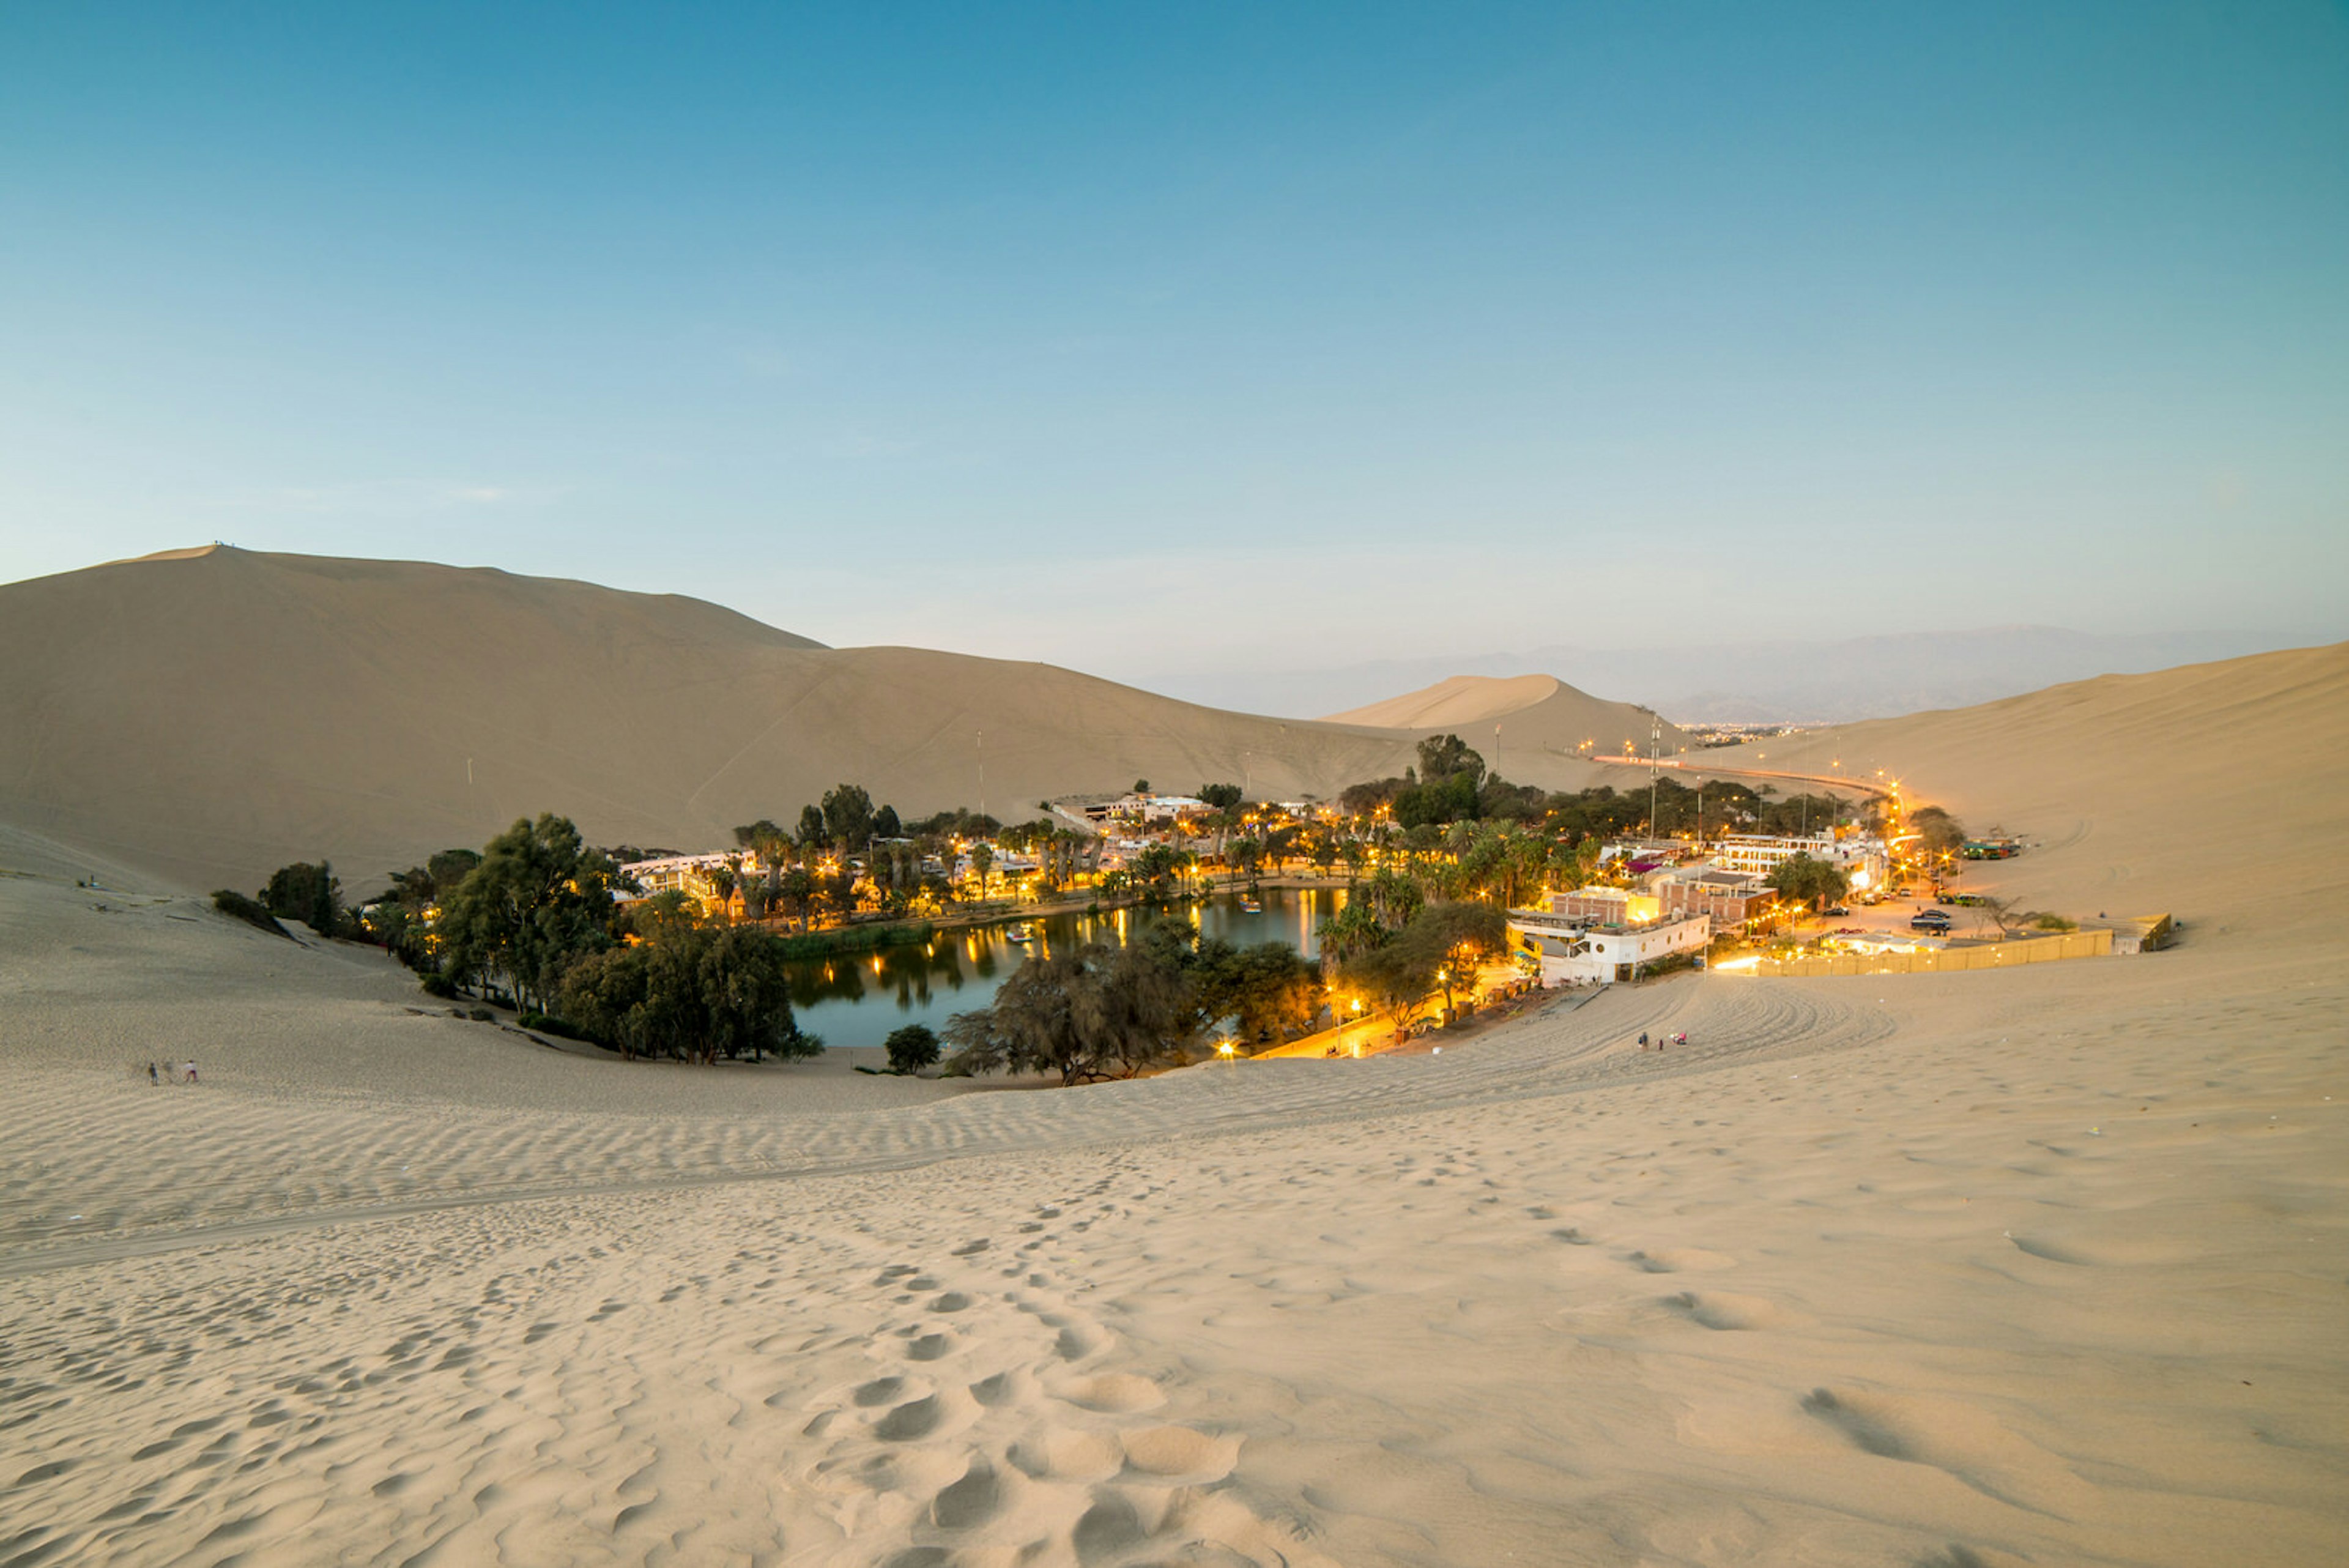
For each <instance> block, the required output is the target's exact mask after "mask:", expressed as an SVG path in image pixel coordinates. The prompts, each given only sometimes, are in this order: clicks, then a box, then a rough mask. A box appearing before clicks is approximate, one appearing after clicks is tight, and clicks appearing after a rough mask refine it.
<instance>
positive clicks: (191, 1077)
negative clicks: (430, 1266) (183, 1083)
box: [183, 1062, 196, 1084]
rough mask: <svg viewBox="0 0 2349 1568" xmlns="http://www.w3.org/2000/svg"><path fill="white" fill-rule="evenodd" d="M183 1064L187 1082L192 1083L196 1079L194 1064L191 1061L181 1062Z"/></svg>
mask: <svg viewBox="0 0 2349 1568" xmlns="http://www.w3.org/2000/svg"><path fill="white" fill-rule="evenodd" d="M183 1065H184V1066H185V1067H186V1069H187V1074H188V1082H189V1083H191V1084H192V1083H194V1082H195V1081H196V1064H194V1063H193V1062H189V1063H185V1064H183Z"/></svg>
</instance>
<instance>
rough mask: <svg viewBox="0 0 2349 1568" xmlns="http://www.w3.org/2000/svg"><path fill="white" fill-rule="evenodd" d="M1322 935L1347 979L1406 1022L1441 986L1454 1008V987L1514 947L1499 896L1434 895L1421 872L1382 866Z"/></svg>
mask: <svg viewBox="0 0 2349 1568" xmlns="http://www.w3.org/2000/svg"><path fill="white" fill-rule="evenodd" d="M1320 936H1321V961H1322V963H1323V965H1324V966H1325V967H1327V968H1329V969H1330V970H1331V971H1334V972H1335V974H1336V977H1337V981H1338V984H1339V985H1340V987H1341V988H1342V989H1344V990H1347V991H1350V992H1356V993H1358V994H1359V995H1360V996H1361V998H1362V1000H1363V1001H1365V1002H1369V1003H1370V1004H1371V1008H1372V1009H1373V1010H1374V1011H1376V1012H1380V1013H1381V1014H1383V1015H1384V1016H1386V1017H1387V1018H1389V1019H1390V1020H1392V1022H1393V1023H1395V1024H1396V1025H1397V1026H1398V1027H1400V1026H1401V1025H1402V1024H1403V1023H1406V1022H1408V1021H1409V1020H1410V1018H1411V1017H1412V1015H1413V1013H1415V1012H1417V1011H1418V1010H1419V1007H1420V1005H1421V1004H1422V1003H1423V1002H1425V1001H1426V1000H1427V998H1428V997H1429V996H1430V995H1432V994H1433V993H1434V992H1437V991H1441V992H1443V993H1444V1010H1445V1011H1446V1012H1450V1011H1451V1009H1452V1005H1453V990H1454V986H1456V985H1460V984H1464V983H1465V982H1466V981H1467V980H1468V979H1469V978H1470V977H1471V976H1473V975H1474V974H1475V966H1476V963H1477V961H1478V960H1479V959H1480V958H1482V957H1484V956H1485V955H1487V954H1491V953H1497V952H1500V951H1502V950H1504V949H1505V948H1506V945H1507V943H1508V918H1507V916H1506V915H1505V914H1504V913H1503V912H1502V910H1501V909H1499V908H1496V907H1495V906H1494V905H1491V904H1484V903H1469V902H1464V901H1459V900H1453V899H1444V900H1441V901H1431V900H1429V898H1427V893H1426V889H1425V888H1423V887H1422V886H1421V884H1420V882H1419V881H1418V879H1417V878H1414V877H1406V876H1402V875H1400V874H1398V873H1396V872H1394V871H1391V870H1388V869H1386V868H1384V867H1381V869H1380V871H1379V872H1378V874H1377V875H1376V876H1374V877H1371V879H1370V880H1369V881H1368V882H1367V883H1365V884H1363V886H1362V888H1361V889H1360V891H1359V892H1358V894H1357V895H1356V897H1354V898H1351V899H1350V900H1348V902H1347V904H1346V907H1345V908H1344V909H1340V911H1339V912H1338V913H1337V914H1336V915H1335V916H1333V917H1332V918H1331V919H1328V920H1324V921H1323V922H1322V923H1321V931H1320Z"/></svg>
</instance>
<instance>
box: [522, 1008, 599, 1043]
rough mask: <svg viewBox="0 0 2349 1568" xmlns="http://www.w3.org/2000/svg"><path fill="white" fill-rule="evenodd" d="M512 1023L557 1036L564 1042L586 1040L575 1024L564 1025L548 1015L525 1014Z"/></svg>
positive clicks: (541, 1013) (582, 1031)
mask: <svg viewBox="0 0 2349 1568" xmlns="http://www.w3.org/2000/svg"><path fill="white" fill-rule="evenodd" d="M514 1022H516V1023H519V1024H521V1025H522V1026H523V1028H524V1029H529V1030H533V1031H535V1032H536V1033H541V1034H554V1035H559V1036H561V1037H562V1038H563V1039H565V1040H585V1039H586V1038H587V1034H586V1032H585V1030H583V1029H581V1028H579V1027H578V1026H577V1025H576V1024H573V1023H566V1022H564V1020H563V1019H560V1018H556V1017H554V1016H553V1015H552V1014H549V1013H544V1012H525V1013H523V1014H522V1015H521V1016H520V1017H519V1018H517V1019H516V1020H515V1021H514Z"/></svg>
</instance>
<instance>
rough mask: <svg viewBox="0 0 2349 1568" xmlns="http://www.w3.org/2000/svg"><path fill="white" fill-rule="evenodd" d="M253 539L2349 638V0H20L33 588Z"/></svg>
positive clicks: (0, 116) (6, 479) (13, 306)
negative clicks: (1308, 0)
mask: <svg viewBox="0 0 2349 1568" xmlns="http://www.w3.org/2000/svg"><path fill="white" fill-rule="evenodd" d="M211 539H221V540H225V541H227V542H229V543H232V544H236V545H243V546H246V547H249V548H255V549H267V550H285V551H297V552H304V553H309V554H319V555H353V556H398V557H405V558H419V559H431V560H440V561H448V562H453V563H458V564H461V565H478V566H501V567H504V568H507V569H509V570H512V571H519V572H528V573H534V574H541V575H548V576H573V577H583V578H587V579H591V580H595V581H598V582H604V583H608V584H612V585H614V586H616V587H629V588H640V589H646V590H652V591H660V592H681V593H689V594H694V595H698V596H699V597H705V598H710V599H714V600H717V601H719V602H721V603H724V604H728V605H730V606H733V607H737V608H739V609H741V610H744V611H747V612H748V613H750V614H752V615H755V616H757V617H759V618H761V619H764V620H768V621H771V622H772V623H774V624H777V625H780V626H783V627H787V628H791V629H792V630H795V631H799V632H802V633H804V634H805V635H808V636H811V637H814V638H817V639H822V640H823V641H826V642H831V643H835V644H843V645H846V644H864V643H892V642H895V643H913V644H919V645H924V646H929V647H941V648H950V649H960V650H964V651H968V652H974V653H983V654H988V655H995V656H1001V657H1012V658H1035V659H1049V660H1051V661H1053V662H1056V663H1061V664H1067V665H1071V666H1073V667H1076V668H1079V669H1084V670H1093V671H1095V672H1098V673H1103V674H1108V675H1112V676H1114V677H1117V678H1120V679H1125V680H1135V681H1137V682H1139V683H1142V684H1148V685H1154V686H1157V687H1158V688H1159V689H1162V690H1178V691H1179V690H1180V689H1182V687H1183V686H1184V684H1185V681H1186V680H1193V681H1196V680H1206V679H1207V678H1208V677H1210V676H1215V677H1216V678H1218V679H1223V680H1226V682H1227V681H1228V678H1229V676H1230V674H1231V672H1233V671H1236V670H1239V671H1245V670H1254V669H1265V670H1288V669H1302V668H1319V667H1323V666H1335V665H1343V664H1347V663H1350V662H1356V661H1361V660H1364V659H1409V658H1425V657H1433V656H1441V655H1448V654H1453V653H1460V654H1463V655H1468V654H1479V653H1492V652H1495V651H1502V650H1506V649H1513V648H1524V647H1534V646H1540V645H1547V644H1559V643H1578V644H1582V645H1586V646H1599V647H1604V646H1620V645H1636V644H1639V643H1640V642H1642V641H1648V640H1653V639H1682V640H1686V639H1699V640H1707V641H1724V640H1733V639H1734V638H1735V637H1737V636H1740V635H1754V636H1760V635H1768V636H1772V637H1778V638H1784V637H1788V636H1801V635H1804V634H1806V632H1816V635H1818V636H1820V637H1829V636H1837V637H1847V636H1856V635H1868V634H1873V633H1879V632H1890V631H1900V630H1911V629H1917V628H1936V627H1962V626H1989V625H2002V624H2010V623H2017V622H2033V623H2042V624H2048V625H2057V626H2064V627H2071V628H2079V629H2082V630H2085V631H2090V632H2105V633H2122V632H2131V633H2137V632H2148V631H2166V630H2178V629H2191V628H2243V627H2253V628H2271V629H2272V628H2282V629H2283V630H2285V631H2288V632H2291V633H2292V634H2294V635H2302V634H2305V635H2304V636H2303V639H2320V638H2321V639H2331V638H2339V637H2343V636H2349V11H2344V7H2343V6H2341V5H2337V4H2332V5H2328V4H2317V3H2309V4H2281V3H2280V4H2259V3H2255V0H2244V3H2235V4H2220V5H2163V4H2156V3H2152V0H2129V3H2126V4H2117V5H2095V4H2077V5H2054V6H2051V5H2038V4H2032V5H1965V6H1925V5H1880V4H1855V5H1804V4H1786V5H1767V6H1755V5H1677V4H1658V5H1568V4H1551V5H1526V6H1512V5H1472V4H1446V5H1376V4H1361V3H1356V4H1348V5H1330V6H1312V5H1281V6H1265V5H1211V4H1185V5H1163V6H1144V5H976V4H963V5H935V6H932V5H911V4H909V5H890V6H845V5H836V6H826V7H812V6H796V5H781V4H763V5H741V6H729V5H699V6H689V7H650V6H635V7H599V6H595V5H559V6H545V7H533V6H530V5H500V6H493V7H478V6H473V5H445V6H440V5H429V4H419V3H410V4H402V5H365V4H358V3H347V4H341V5H334V6H316V5H259V4H246V5H203V4H173V5H109V4H105V3H102V0H98V3H91V4H85V5H52V6H34V5H14V6H7V7H5V8H0V580H14V579H16V578H21V577H28V576H39V575H43V574H47V573H50V572H57V571H64V570H69V569H74V568H77V567H80V566H88V565H91V564H93V563H96V562H98V561H101V560H106V559H110V558H117V557H121V556H134V555H140V554H144V553H147V552H150V551H153V550H160V549H168V548H176V547H181V546H185V545H191V544H199V543H202V542H204V541H206V540H211ZM2284 640H2290V639H2289V638H2286V639H2284Z"/></svg>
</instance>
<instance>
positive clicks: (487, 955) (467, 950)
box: [439, 813, 617, 1012]
mask: <svg viewBox="0 0 2349 1568" xmlns="http://www.w3.org/2000/svg"><path fill="white" fill-rule="evenodd" d="M616 875H617V868H616V867H614V866H613V864H612V862H611V860H610V859H609V858H608V857H605V855H603V854H602V853H601V852H599V851H596V850H592V849H589V848H587V847H586V846H585V845H584V844H582V843H581V842H580V838H579V830H578V829H577V828H576V827H574V826H572V824H571V822H570V820H569V819H568V818H566V817H561V816H556V815H553V814H551V813H550V814H547V815H542V816H541V817H539V819H538V820H537V821H536V822H532V821H530V820H529V819H527V818H524V819H523V820H521V821H518V822H516V823H515V824H514V825H513V826H512V827H510V828H508V829H507V830H506V831H505V832H504V833H502V834H500V835H499V836H497V837H495V838H493V839H492V840H491V841H490V842H489V845H488V846H487V847H486V848H484V850H483V851H482V855H481V864H480V865H478V866H476V867H473V868H472V870H471V871H470V872H468V873H467V874H466V876H465V879H464V880H463V881H462V882H460V883H459V884H458V886H457V888H455V890H454V891H452V892H451V893H450V895H449V897H448V898H447V900H446V901H445V902H444V903H443V904H442V906H441V919H440V933H439V934H440V937H441V939H442V940H444V941H445V942H446V943H447V945H448V950H449V953H450V970H451V971H452V973H453V974H454V975H455V976H456V977H457V978H459V979H460V980H463V979H467V978H475V977H478V978H479V979H481V981H483V982H484V983H487V982H489V981H492V980H494V979H499V978H502V979H503V980H504V981H505V982H506V985H507V987H508V989H509V990H511V991H512V994H513V997H514V1001H515V1003H516V1005H518V1006H521V1007H525V1008H529V1009H530V1010H532V1011H533V1012H553V1011H554V992H555V988H556V987H557V986H558V985H559V984H561V982H562V980H563V976H564V971H566V970H567V969H568V968H569V967H570V966H571V965H572V964H573V963H574V962H575V961H578V960H579V959H581V958H583V957H585V956H586V955H588V954H590V953H593V952H595V951H597V950H600V949H602V948H605V947H607V946H609V945H610V943H611V940H612V937H611V920H612V885H613V881H614V878H615V877H616Z"/></svg>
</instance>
